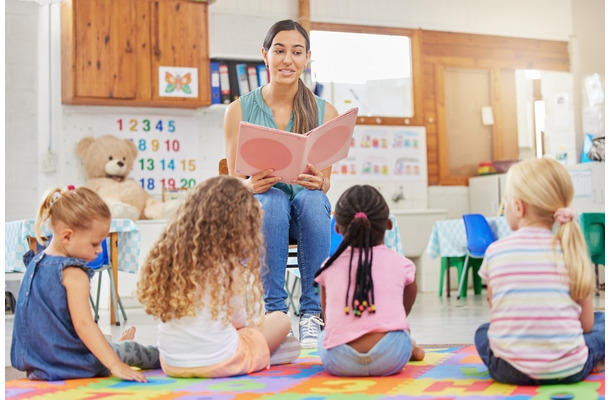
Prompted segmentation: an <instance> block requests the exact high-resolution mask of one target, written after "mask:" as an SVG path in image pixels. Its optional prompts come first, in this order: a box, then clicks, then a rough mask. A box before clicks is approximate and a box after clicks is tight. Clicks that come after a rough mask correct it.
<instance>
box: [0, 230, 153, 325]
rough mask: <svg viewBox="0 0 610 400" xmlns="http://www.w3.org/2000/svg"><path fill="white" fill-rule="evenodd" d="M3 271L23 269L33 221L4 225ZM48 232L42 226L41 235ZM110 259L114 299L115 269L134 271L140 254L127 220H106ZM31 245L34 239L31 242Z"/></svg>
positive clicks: (113, 317) (112, 317)
mask: <svg viewBox="0 0 610 400" xmlns="http://www.w3.org/2000/svg"><path fill="white" fill-rule="evenodd" d="M4 231H5V237H4V244H5V254H4V272H5V273H6V272H25V267H26V266H25V264H24V263H23V255H24V254H25V253H26V252H27V251H28V250H29V249H30V243H29V241H28V238H33V237H35V236H36V232H35V229H34V220H33V219H28V220H19V221H10V222H6V223H5V224H4ZM50 233H51V231H50V230H49V229H48V228H47V227H45V226H43V232H42V234H43V235H49V234H50ZM108 236H109V237H110V262H111V264H112V276H113V279H114V289H115V292H116V296H117V298H118V295H119V293H118V291H119V289H118V288H119V285H118V271H123V272H129V273H136V272H137V271H138V256H139V253H140V239H141V236H140V231H139V230H138V227H137V226H136V224H135V223H134V222H133V221H132V220H130V219H113V220H112V221H111V223H110V231H109V234H108ZM34 245H35V241H34ZM115 322H116V315H115V313H114V308H113V307H110V323H111V324H113V325H114V324H115Z"/></svg>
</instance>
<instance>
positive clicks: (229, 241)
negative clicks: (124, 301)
mask: <svg viewBox="0 0 610 400" xmlns="http://www.w3.org/2000/svg"><path fill="white" fill-rule="evenodd" d="M261 221H262V210H261V207H260V204H259V202H258V200H256V198H255V197H254V196H253V194H252V192H251V191H250V190H249V189H248V188H247V187H246V186H245V185H244V184H243V181H242V180H239V179H237V178H233V177H231V176H219V177H215V178H210V179H208V180H206V181H204V182H202V183H200V184H199V185H197V186H196V187H195V189H193V191H192V193H190V194H189V196H188V197H187V199H186V200H185V202H184V204H183V205H182V206H181V207H180V208H179V209H178V211H177V213H176V215H175V217H174V218H173V219H172V220H171V221H170V222H169V224H168V225H167V227H166V228H165V230H164V231H163V233H162V234H161V237H160V238H159V240H158V241H157V242H156V243H155V245H154V246H153V247H152V249H151V250H150V253H149V254H148V256H147V258H146V261H145V262H144V265H143V267H142V271H141V275H140V279H139V281H138V289H137V290H138V291H137V293H138V298H139V300H140V302H142V304H144V305H145V310H146V312H147V313H149V314H151V315H153V316H154V317H156V318H159V319H161V321H163V322H167V321H169V320H171V319H178V318H181V317H184V316H194V315H195V314H196V312H197V311H198V309H200V308H201V307H202V306H204V302H208V304H205V305H206V306H207V308H208V309H209V310H210V312H211V314H212V318H213V319H215V320H217V319H218V316H219V314H220V312H224V317H223V322H225V323H227V324H229V323H230V321H231V317H232V315H233V311H234V310H233V306H232V305H231V301H230V300H231V298H232V297H234V296H242V297H243V296H244V295H245V294H246V291H247V295H248V300H249V301H248V302H246V313H247V315H248V322H252V321H253V319H254V318H259V317H262V308H261V307H260V306H258V305H260V304H262V296H263V289H262V285H261V279H260V273H261V272H260V267H261V259H262V251H263V250H262V245H263V236H262V233H261V223H262V222H261ZM257 313H258V314H257Z"/></svg>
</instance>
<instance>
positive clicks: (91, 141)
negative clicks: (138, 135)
mask: <svg viewBox="0 0 610 400" xmlns="http://www.w3.org/2000/svg"><path fill="white" fill-rule="evenodd" d="M76 152H77V154H78V156H79V157H80V158H81V159H82V161H83V167H84V169H85V174H86V176H87V179H88V180H87V182H86V183H85V186H86V187H88V188H90V189H92V190H94V191H96V192H97V193H98V194H99V195H100V196H101V197H102V198H103V199H104V200H105V201H106V203H107V204H108V207H109V208H110V212H111V213H112V217H113V218H129V219H132V220H137V219H167V218H170V217H171V216H172V215H173V213H174V212H175V211H176V209H177V208H178V206H179V204H178V202H177V201H172V202H168V203H163V202H161V201H160V200H157V199H156V198H154V197H153V196H151V195H150V194H149V193H148V192H146V190H144V189H143V188H142V186H140V184H139V183H138V182H136V181H135V180H133V179H131V178H128V177H127V175H129V173H130V172H131V169H132V167H133V162H134V160H135V159H136V156H137V155H138V149H137V147H136V145H135V144H133V142H132V141H131V140H129V139H119V138H117V137H115V136H112V135H105V136H101V137H98V138H93V137H85V138H83V139H82V140H81V141H80V142H78V145H77V148H76Z"/></svg>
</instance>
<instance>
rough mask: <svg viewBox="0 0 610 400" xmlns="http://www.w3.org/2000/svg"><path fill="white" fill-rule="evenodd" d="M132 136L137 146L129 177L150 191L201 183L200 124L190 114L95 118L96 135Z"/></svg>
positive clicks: (191, 186) (94, 128)
mask: <svg viewBox="0 0 610 400" xmlns="http://www.w3.org/2000/svg"><path fill="white" fill-rule="evenodd" d="M103 135H113V136H116V137H118V138H120V139H129V140H131V141H133V143H134V144H135V145H136V147H137V148H138V155H137V157H136V159H135V160H134V163H133V168H132V170H131V173H130V174H129V178H132V179H134V180H136V181H137V182H138V183H139V184H140V185H142V187H143V188H144V189H146V190H147V191H148V192H149V193H150V194H159V195H160V194H161V192H162V188H164V187H165V189H166V190H175V189H181V188H193V187H195V185H196V184H197V183H198V182H197V178H198V174H197V160H198V150H199V141H198V133H197V124H196V122H195V119H194V118H190V117H168V116H141V115H115V116H99V117H97V118H95V120H94V127H93V136H95V137H99V136H103Z"/></svg>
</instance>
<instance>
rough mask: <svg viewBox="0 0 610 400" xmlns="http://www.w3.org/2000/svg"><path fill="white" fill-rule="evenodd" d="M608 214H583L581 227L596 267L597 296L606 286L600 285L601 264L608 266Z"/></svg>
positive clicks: (590, 256)
mask: <svg viewBox="0 0 610 400" xmlns="http://www.w3.org/2000/svg"><path fill="white" fill-rule="evenodd" d="M605 221H606V213H582V214H581V216H580V226H581V227H582V232H583V235H584V237H585V242H586V243H587V252H588V253H589V258H590V259H591V262H592V263H593V264H594V265H595V289H596V290H595V294H596V295H597V296H599V291H600V290H605V284H601V285H600V284H599V264H601V265H603V266H606V246H605V244H604V243H605V228H606V223H605Z"/></svg>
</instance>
